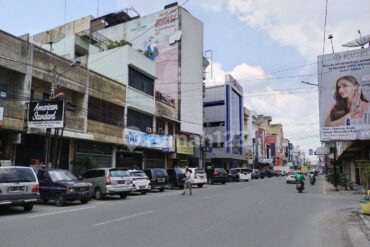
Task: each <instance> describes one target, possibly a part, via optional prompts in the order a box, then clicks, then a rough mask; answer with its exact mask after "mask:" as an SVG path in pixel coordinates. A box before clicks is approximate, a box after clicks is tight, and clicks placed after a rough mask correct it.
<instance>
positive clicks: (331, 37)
mask: <svg viewBox="0 0 370 247" xmlns="http://www.w3.org/2000/svg"><path fill="white" fill-rule="evenodd" d="M328 39H330V42H331V50H332V51H333V54H334V46H333V34H329V36H328Z"/></svg>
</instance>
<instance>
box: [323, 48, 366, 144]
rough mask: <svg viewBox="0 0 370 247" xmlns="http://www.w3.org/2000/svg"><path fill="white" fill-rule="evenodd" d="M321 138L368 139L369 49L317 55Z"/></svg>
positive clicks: (326, 139)
mask: <svg viewBox="0 0 370 247" xmlns="http://www.w3.org/2000/svg"><path fill="white" fill-rule="evenodd" d="M317 67H318V82H319V110H320V138H321V141H339V140H368V139H370V108H369V100H370V49H369V48H367V49H359V50H353V51H346V52H340V53H334V54H327V55H323V56H319V57H318V66H317Z"/></svg>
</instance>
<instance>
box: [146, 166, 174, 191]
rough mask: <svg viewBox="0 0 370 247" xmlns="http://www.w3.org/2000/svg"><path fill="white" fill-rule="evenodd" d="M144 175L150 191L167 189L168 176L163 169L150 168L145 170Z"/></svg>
mask: <svg viewBox="0 0 370 247" xmlns="http://www.w3.org/2000/svg"><path fill="white" fill-rule="evenodd" d="M144 172H145V174H146V175H147V176H148V177H149V180H150V185H151V188H152V189H158V190H159V191H161V192H162V191H164V190H165V189H166V188H168V187H169V186H168V174H167V171H166V169H164V168H152V169H145V170H144Z"/></svg>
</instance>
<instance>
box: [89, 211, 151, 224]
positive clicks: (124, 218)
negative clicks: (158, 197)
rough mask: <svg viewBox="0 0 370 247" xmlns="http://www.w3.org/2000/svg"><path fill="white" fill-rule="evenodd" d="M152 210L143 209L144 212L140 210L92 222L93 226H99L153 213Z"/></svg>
mask: <svg viewBox="0 0 370 247" xmlns="http://www.w3.org/2000/svg"><path fill="white" fill-rule="evenodd" d="M153 212H154V210H149V211H145V212H142V213H138V214H133V215H129V216H125V217H122V218H117V219H114V220H108V221H104V222H100V223H97V224H94V225H93V226H101V225H105V224H109V223H113V222H117V221H121V220H126V219H130V218H134V217H137V216H141V215H145V214H150V213H153Z"/></svg>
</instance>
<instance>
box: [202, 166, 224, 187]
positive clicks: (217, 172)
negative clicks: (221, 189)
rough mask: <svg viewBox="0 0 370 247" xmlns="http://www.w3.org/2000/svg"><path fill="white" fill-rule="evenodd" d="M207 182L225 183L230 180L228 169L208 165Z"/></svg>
mask: <svg viewBox="0 0 370 247" xmlns="http://www.w3.org/2000/svg"><path fill="white" fill-rule="evenodd" d="M206 173H207V183H209V184H214V183H221V184H225V183H226V182H227V181H228V180H229V177H228V174H227V171H226V170H225V169H224V168H213V167H207V169H206Z"/></svg>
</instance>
